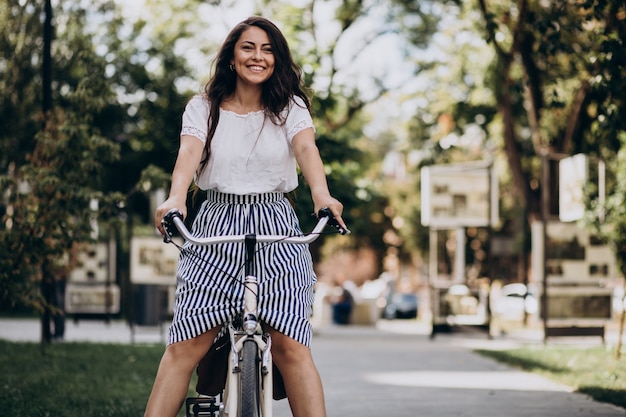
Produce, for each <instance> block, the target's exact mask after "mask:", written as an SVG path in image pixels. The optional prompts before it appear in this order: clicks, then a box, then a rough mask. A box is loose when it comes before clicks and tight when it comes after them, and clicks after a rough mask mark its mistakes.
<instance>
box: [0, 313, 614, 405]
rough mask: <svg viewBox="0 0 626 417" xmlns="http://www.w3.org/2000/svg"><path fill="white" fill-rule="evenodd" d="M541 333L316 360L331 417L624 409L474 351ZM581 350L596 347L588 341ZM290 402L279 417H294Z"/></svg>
mask: <svg viewBox="0 0 626 417" xmlns="http://www.w3.org/2000/svg"><path fill="white" fill-rule="evenodd" d="M163 333H164V329H159V328H156V327H155V328H139V329H136V331H135V332H134V335H133V332H132V331H131V329H130V328H129V327H128V326H127V325H126V323H124V322H111V323H109V324H106V323H104V322H98V321H80V322H78V323H74V322H71V321H68V323H67V331H66V339H67V340H68V341H85V340H86V341H96V342H112V343H130V342H131V341H134V342H135V343H163V340H164V339H163ZM539 336H540V335H538V334H537V333H536V332H532V331H531V332H526V333H523V334H518V335H513V336H508V337H506V338H497V339H495V340H488V339H487V338H486V337H485V335H484V334H482V333H473V334H471V333H470V334H468V333H453V334H441V335H437V337H436V338H435V339H434V340H430V339H429V338H428V329H427V328H426V326H424V325H421V324H420V323H418V322H412V321H409V322H402V321H390V322H386V321H383V322H380V323H379V324H378V325H377V326H376V327H374V326H372V327H358V326H346V327H338V326H328V327H322V328H320V329H317V330H316V333H315V336H314V338H313V342H312V348H313V353H314V356H315V359H316V362H317V365H318V368H319V370H320V374H321V376H322V379H323V382H324V388H325V392H326V402H327V409H328V415H329V417H362V416H363V417H366V416H377V417H378V416H382V417H572V416H580V417H592V416H593V417H595V416H602V417H614V416H625V415H626V410H624V409H622V408H618V407H614V406H611V405H608V404H603V403H598V402H594V401H592V400H591V399H589V398H588V397H587V396H585V395H582V394H578V393H573V392H571V389H570V388H569V387H567V386H563V385H560V384H557V383H554V382H552V381H550V380H548V379H545V378H542V377H539V376H536V375H533V374H529V373H526V372H521V371H518V370H515V369H512V368H510V367H507V366H504V365H501V364H499V363H496V362H494V361H492V360H490V359H487V358H484V357H482V356H480V355H477V354H475V353H474V352H473V349H475V348H479V347H480V348H491V349H498V348H506V347H513V346H516V345H519V343H535V344H538V345H540V344H541V338H540V337H539ZM0 338H2V339H9V340H24V341H38V340H39V324H38V323H37V322H36V321H34V320H10V319H0ZM581 343H589V344H596V345H597V344H598V343H600V342H599V339H598V340H593V339H592V338H587V339H585V340H584V341H582V342H581ZM289 416H291V413H290V412H289V407H288V403H287V401H286V400H284V401H279V402H278V403H276V405H275V417H289Z"/></svg>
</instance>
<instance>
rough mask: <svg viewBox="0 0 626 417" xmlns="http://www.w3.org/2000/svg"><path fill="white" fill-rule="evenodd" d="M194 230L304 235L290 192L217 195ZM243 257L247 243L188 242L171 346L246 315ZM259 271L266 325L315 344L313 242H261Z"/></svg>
mask: <svg viewBox="0 0 626 417" xmlns="http://www.w3.org/2000/svg"><path fill="white" fill-rule="evenodd" d="M192 233H193V234H194V235H195V236H199V237H206V236H220V235H240V234H249V233H255V234H257V235H285V236H296V235H301V234H302V231H301V229H300V226H299V222H298V219H297V217H296V214H295V212H294V210H293V208H292V206H291V203H290V202H289V201H288V200H287V199H286V198H285V196H284V195H283V193H269V194H260V195H245V196H241V195H233V194H223V193H219V192H216V191H209V192H208V196H207V200H206V201H204V202H203V203H202V206H201V207H200V210H199V212H198V214H197V217H196V219H195V220H194V223H193V227H192ZM243 260H244V244H243V243H227V244H220V245H212V246H197V245H194V244H191V243H185V245H184V247H183V250H182V251H181V254H180V257H179V262H178V270H177V276H176V284H177V288H176V302H175V305H174V318H173V321H172V326H171V327H170V331H169V339H168V344H171V343H176V342H180V341H182V340H187V339H191V338H193V337H196V336H199V335H200V334H202V333H204V332H206V331H208V330H210V329H212V328H214V327H216V326H220V325H222V324H224V323H225V322H227V321H228V320H230V319H231V318H232V317H234V316H235V315H236V314H238V313H239V312H240V311H241V309H242V305H243V275H244V271H243V268H244V265H243V264H244V262H243ZM253 273H254V274H255V275H256V276H257V277H258V278H259V316H260V319H261V321H263V322H264V323H267V324H268V325H270V326H271V327H272V328H274V329H276V330H278V331H279V332H281V333H283V334H285V335H287V336H289V337H291V338H292V339H295V340H297V341H298V342H300V343H302V344H303V345H305V346H309V344H310V340H311V334H312V329H311V323H310V317H311V313H312V306H313V286H314V284H315V281H316V276H315V273H314V271H313V262H312V260H311V254H310V252H309V248H308V245H304V244H297V245H293V244H286V243H280V242H278V243H257V252H256V254H255V262H254V269H253Z"/></svg>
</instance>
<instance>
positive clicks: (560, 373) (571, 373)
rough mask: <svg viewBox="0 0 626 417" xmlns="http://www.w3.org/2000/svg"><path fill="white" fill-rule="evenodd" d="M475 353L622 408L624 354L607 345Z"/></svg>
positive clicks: (624, 404)
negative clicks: (619, 353) (619, 354)
mask: <svg viewBox="0 0 626 417" xmlns="http://www.w3.org/2000/svg"><path fill="white" fill-rule="evenodd" d="M477 352H478V353H480V354H482V355H484V356H488V357H491V358H494V359H496V360H498V361H500V362H504V363H506V364H509V365H512V366H515V367H519V368H521V369H523V370H525V371H530V372H533V373H537V374H540V375H543V376H545V377H548V378H550V379H552V380H554V381H557V382H560V383H563V384H565V385H568V386H570V387H573V388H574V389H575V390H576V391H578V392H582V393H585V394H587V395H589V396H590V397H591V398H593V399H595V400H597V401H602V402H607V403H611V404H615V405H618V406H620V407H624V408H626V355H622V357H621V359H616V358H615V349H614V348H608V347H606V348H605V347H595V348H576V347H572V346H566V347H564V346H550V345H548V346H543V345H541V346H533V347H526V348H520V349H512V350H503V351H493V350H478V351H477Z"/></svg>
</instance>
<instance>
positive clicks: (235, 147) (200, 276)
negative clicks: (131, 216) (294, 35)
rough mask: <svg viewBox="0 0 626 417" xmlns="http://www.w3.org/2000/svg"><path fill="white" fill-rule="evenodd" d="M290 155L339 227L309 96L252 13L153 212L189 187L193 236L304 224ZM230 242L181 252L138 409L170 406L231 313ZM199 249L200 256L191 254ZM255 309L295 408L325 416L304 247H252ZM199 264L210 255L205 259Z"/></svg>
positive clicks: (150, 411) (187, 124)
mask: <svg viewBox="0 0 626 417" xmlns="http://www.w3.org/2000/svg"><path fill="white" fill-rule="evenodd" d="M296 163H297V165H298V166H299V167H300V170H301V171H302V174H303V175H304V178H305V180H306V181H307V183H308V185H309V187H310V189H311V195H312V198H313V203H314V206H315V207H314V210H315V212H316V213H317V212H318V211H319V209H321V208H323V207H328V208H329V209H330V210H331V212H332V213H333V216H335V218H336V219H337V221H338V222H339V224H340V225H341V226H342V227H344V228H345V227H346V226H345V223H344V221H343V220H342V218H341V213H342V210H343V206H342V204H341V203H340V202H339V201H337V200H336V199H335V198H333V197H332V196H331V195H330V192H329V190H328V185H327V182H326V177H325V173H324V168H323V164H322V160H321V158H320V155H319V151H318V148H317V146H316V144H315V134H314V127H313V122H312V119H311V115H310V103H309V100H308V98H307V96H306V94H305V92H304V89H303V85H302V77H301V70H300V69H299V68H298V67H297V66H296V65H295V64H294V62H293V59H292V57H291V52H290V50H289V46H288V44H287V41H286V40H285V38H284V36H283V35H282V33H281V32H280V30H279V29H278V28H277V27H276V26H275V25H274V24H273V23H271V22H270V21H268V20H267V19H264V18H261V17H250V18H248V19H246V20H245V21H243V22H241V23H240V24H238V25H237V26H235V28H234V29H233V30H232V31H231V32H230V34H229V35H228V37H227V38H226V40H225V42H224V44H223V45H222V47H221V49H220V51H219V53H218V55H217V57H216V61H215V72H214V75H213V76H212V78H211V80H210V81H209V82H208V83H207V85H206V87H205V91H204V94H201V95H197V96H194V97H193V98H192V99H191V100H190V101H189V102H188V103H187V106H186V108H185V112H184V114H183V124H182V131H181V139H180V148H179V151H178V157H177V160H176V164H175V167H174V171H173V173H172V185H171V189H170V194H169V197H168V199H167V200H166V201H165V202H164V203H163V204H161V205H160V206H159V207H158V209H157V211H156V215H155V224H156V226H157V228H158V229H159V231H160V232H161V233H164V231H163V229H162V226H161V219H162V218H163V216H164V214H165V213H166V212H167V211H168V210H170V209H172V208H177V209H180V210H181V211H182V213H183V215H186V199H187V193H188V190H189V186H190V184H191V183H192V181H194V180H195V183H196V185H197V186H198V187H199V188H201V189H203V190H207V200H206V201H204V202H203V203H202V205H201V207H200V208H199V212H198V214H197V216H196V218H195V220H194V223H193V227H192V231H193V233H194V234H195V235H197V236H212V235H229V234H248V233H263V234H276V235H298V234H301V233H302V232H301V230H300V226H299V223H298V219H297V218H296V215H295V212H294V210H293V208H292V206H291V204H290V202H289V201H288V200H287V198H286V197H285V193H288V192H290V191H293V190H294V189H295V188H296V187H297V185H298V178H297V171H296ZM241 250H242V249H236V248H235V247H234V246H228V247H227V248H225V247H221V246H208V247H203V248H197V250H196V251H195V253H194V254H193V256H189V252H188V251H183V252H182V255H181V258H180V260H179V266H178V271H177V290H176V303H175V308H174V318H173V322H172V326H171V327H170V332H169V338H168V346H167V348H166V350H165V353H164V354H163V358H162V359H161V363H160V365H159V369H158V373H157V376H156V379H155V382H154V387H153V388H152V393H151V395H150V398H149V400H148V404H147V407H146V412H145V416H147V417H151V416H159V417H163V416H172V417H173V416H175V415H176V414H177V412H178V410H179V409H180V406H181V405H182V402H183V400H184V398H185V396H186V394H187V389H188V386H189V381H190V378H191V374H192V372H193V370H194V369H195V367H196V365H197V364H198V362H199V361H200V359H201V358H202V357H203V356H204V354H205V353H206V352H207V350H208V349H209V347H210V346H211V344H212V343H213V341H214V340H215V338H216V336H217V335H218V333H219V331H220V329H221V326H222V324H224V323H225V322H226V321H227V320H228V318H229V317H231V316H232V315H233V314H235V312H236V306H234V305H233V303H232V302H231V299H230V296H231V288H232V283H230V282H229V280H232V278H230V276H232V275H235V276H236V275H237V271H238V269H239V267H240V266H241V253H242V252H241ZM198 256H199V257H200V258H201V261H199V260H198ZM260 258H261V260H262V261H263V262H265V264H260V265H259V268H263V267H264V266H269V265H271V268H269V267H268V268H264V269H261V271H260V272H259V276H260V277H261V282H260V287H259V292H260V293H262V297H260V299H259V312H260V315H261V317H260V318H261V320H262V321H263V322H264V328H265V330H266V331H267V332H268V333H269V334H270V336H271V338H272V354H273V359H274V363H275V364H276V366H277V367H278V369H279V371H280V373H281V374H282V377H283V380H284V382H285V387H286V392H287V397H288V399H289V405H290V407H291V410H292V413H293V415H294V416H295V417H306V416H309V417H324V416H325V415H326V410H325V404H324V393H323V388H322V383H321V379H320V376H319V373H318V371H317V368H316V367H315V364H314V362H313V357H312V355H311V351H310V349H309V342H310V339H311V335H312V329H311V324H310V322H309V318H310V315H311V309H312V304H313V286H314V284H315V281H316V277H315V274H314V272H313V264H312V260H311V256H310V253H309V251H308V248H307V247H306V246H305V245H284V246H280V247H279V249H276V250H268V251H267V253H266V252H265V251H264V253H263V254H262V255H261V256H260ZM207 265H209V266H210V265H217V266H219V268H216V269H211V268H210V267H207Z"/></svg>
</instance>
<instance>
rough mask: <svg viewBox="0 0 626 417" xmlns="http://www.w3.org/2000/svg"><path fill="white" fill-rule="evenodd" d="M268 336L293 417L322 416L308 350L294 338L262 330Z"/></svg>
mask: <svg viewBox="0 0 626 417" xmlns="http://www.w3.org/2000/svg"><path fill="white" fill-rule="evenodd" d="M266 330H267V331H269V333H270V335H271V337H272V356H273V358H274V362H275V363H276V366H277V367H278V369H279V370H280V373H281V375H282V377H283V380H284V381H285V389H286V391H287V398H288V399H289V406H290V407H291V412H292V414H293V416H294V417H326V404H325V401H324V388H323V387H322V380H321V378H320V375H319V372H318V371H317V368H316V367H315V363H314V362H313V355H312V354H311V350H310V349H309V348H308V347H306V346H304V345H302V344H300V343H299V342H297V341H295V340H294V339H292V338H290V337H288V336H285V335H284V334H282V333H279V332H277V331H276V330H274V329H271V328H266Z"/></svg>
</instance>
